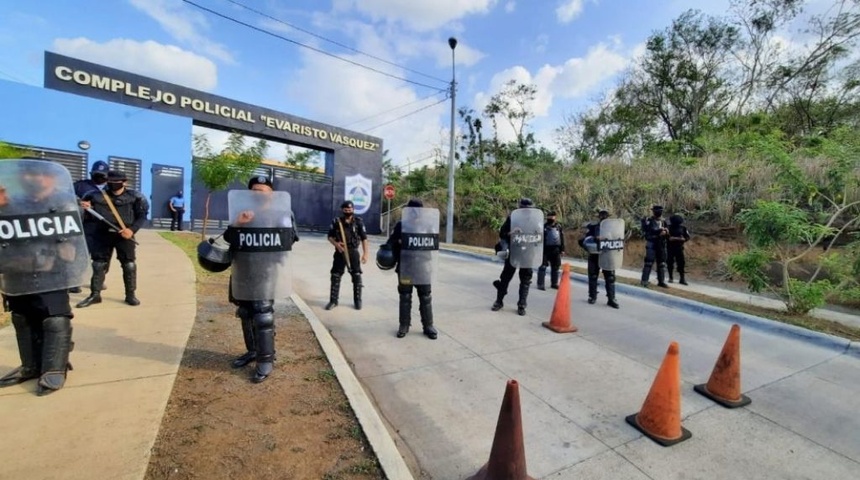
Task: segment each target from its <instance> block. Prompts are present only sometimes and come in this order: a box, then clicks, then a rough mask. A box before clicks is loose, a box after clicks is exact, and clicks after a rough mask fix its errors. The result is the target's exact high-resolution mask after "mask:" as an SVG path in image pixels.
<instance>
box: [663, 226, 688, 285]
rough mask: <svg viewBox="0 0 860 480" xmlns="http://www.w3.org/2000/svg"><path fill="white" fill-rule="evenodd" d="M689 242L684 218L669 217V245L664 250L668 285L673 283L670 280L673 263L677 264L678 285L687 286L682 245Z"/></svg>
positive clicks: (671, 279) (672, 280)
mask: <svg viewBox="0 0 860 480" xmlns="http://www.w3.org/2000/svg"><path fill="white" fill-rule="evenodd" d="M689 240H690V232H689V231H688V230H687V227H685V226H684V217H682V216H680V215H678V214H675V215H672V216H671V217H669V243H668V246H667V248H666V253H667V254H668V255H667V257H666V266H667V267H668V270H669V283H672V282H674V279H673V278H672V270H674V267H675V263H676V262H677V264H678V276H679V278H678V283H680V284H681V285H687V280H686V278H684V275H685V273H686V270H685V269H684V267H685V265H686V263H687V262H686V259H685V258H684V244H685V243H687V241H689Z"/></svg>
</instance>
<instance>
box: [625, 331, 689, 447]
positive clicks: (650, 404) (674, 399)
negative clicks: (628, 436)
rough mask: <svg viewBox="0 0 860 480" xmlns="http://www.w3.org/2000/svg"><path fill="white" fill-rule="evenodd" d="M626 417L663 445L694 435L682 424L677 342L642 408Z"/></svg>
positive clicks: (630, 422) (671, 344)
mask: <svg viewBox="0 0 860 480" xmlns="http://www.w3.org/2000/svg"><path fill="white" fill-rule="evenodd" d="M626 420H627V423H629V424H630V425H632V426H633V427H634V428H636V429H637V430H639V431H640V432H642V433H644V434H645V436H646V437H648V438H650V439H651V440H654V441H655V442H657V443H659V444H660V445H663V446H664V447H669V446H672V445H674V444H676V443H680V442H683V441H684V440H686V439H688V438H690V437H692V436H693V435H692V434H691V433H690V432H689V431H688V430H687V429H686V428H684V427H682V426H681V356H680V354H679V352H678V342H672V343H670V344H669V350H668V351H667V352H666V357H665V358H664V359H663V364H662V365H660V370H657V377H655V378H654V383H653V384H651V390H650V391H649V392H648V396H647V397H645V403H644V404H642V409H641V410H639V413H638V414H634V415H630V416H629V417H627V418H626Z"/></svg>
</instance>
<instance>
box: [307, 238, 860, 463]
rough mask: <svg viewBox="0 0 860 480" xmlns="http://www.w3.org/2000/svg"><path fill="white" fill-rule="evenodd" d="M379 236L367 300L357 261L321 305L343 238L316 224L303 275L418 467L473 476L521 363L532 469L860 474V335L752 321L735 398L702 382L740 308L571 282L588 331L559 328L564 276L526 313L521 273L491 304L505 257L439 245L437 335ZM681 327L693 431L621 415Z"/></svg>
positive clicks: (686, 409) (640, 397)
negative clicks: (717, 309) (730, 405)
mask: <svg viewBox="0 0 860 480" xmlns="http://www.w3.org/2000/svg"><path fill="white" fill-rule="evenodd" d="M376 250H377V247H376V244H374V245H373V246H372V248H371V258H370V261H369V262H368V263H367V264H365V265H364V266H363V269H364V272H365V275H364V283H365V293H364V305H365V306H364V308H363V309H362V310H361V311H356V310H355V309H353V308H352V287H351V284H350V281H349V278H348V276H345V277H344V282H343V284H342V287H341V302H340V306H339V307H338V308H336V309H334V310H332V311H325V310H324V309H323V306H324V305H325V303H326V302H327V301H328V292H329V273H328V271H329V268H330V265H331V255H332V248H331V246H330V245H329V244H328V243H327V242H326V241H325V239H324V238H322V237H320V236H313V235H305V236H303V237H302V241H301V242H300V243H299V244H298V245H297V246H296V250H295V253H294V255H293V256H292V261H293V265H294V270H293V272H294V278H293V283H294V289H295V291H296V293H297V294H298V295H300V296H301V297H302V298H303V299H304V300H305V302H306V303H307V304H308V305H309V306H310V308H311V309H312V310H313V313H314V314H316V315H317V316H318V317H319V319H320V320H321V321H322V322H323V324H324V325H325V326H326V327H327V328H328V329H329V330H330V331H331V333H332V335H333V337H334V338H335V340H336V341H337V342H338V344H339V345H340V347H341V349H342V350H343V352H344V354H345V356H346V358H347V359H348V361H349V363H350V364H351V365H352V366H353V369H354V371H355V373H356V375H357V376H358V378H359V379H360V381H361V382H362V384H363V385H364V388H365V389H366V390H367V393H368V394H369V396H370V397H371V398H373V399H374V400H375V402H376V405H377V407H378V410H379V413H380V415H381V416H383V417H384V418H385V419H386V420H387V421H388V422H389V425H390V429H391V430H392V434H393V436H394V437H395V440H396V442H397V444H398V448H399V449H400V450H401V453H402V454H403V455H404V456H405V457H407V458H408V457H414V459H415V460H417V463H418V464H419V465H420V470H421V471H420V472H419V471H415V472H413V473H414V475H415V477H416V478H419V477H423V478H433V479H439V480H449V479H460V478H465V477H467V476H469V475H471V474H473V473H475V472H476V471H477V470H478V469H479V468H480V466H481V465H482V464H484V463H485V462H486V461H487V459H488V458H489V453H490V447H491V445H492V441H493V434H494V431H495V427H496V421H497V419H498V415H499V407H500V405H501V402H502V397H503V394H504V390H505V382H506V380H507V379H510V378H513V379H516V380H518V381H519V384H520V396H521V400H522V418H523V428H524V432H525V448H526V458H527V462H528V471H529V474H530V475H531V476H533V477H535V478H548V479H549V478H551V479H582V478H588V479H649V478H651V479H681V478H683V479H697V478H701V479H720V478H755V479H790V478H797V479H800V478H804V479H827V480H833V479H846V480H847V479H854V478H858V472H860V416H858V415H857V411H858V402H857V399H858V398H860V356H858V353H857V352H858V349H857V348H856V347H857V345H856V344H855V345H849V342H847V341H841V340H839V339H835V338H827V337H826V336H815V335H803V336H798V335H797V334H796V332H797V330H796V329H791V328H788V327H783V326H782V324H776V323H775V322H770V321H756V322H746V323H744V326H743V327H742V334H741V337H742V386H743V391H744V392H745V393H746V394H747V395H748V396H749V397H750V398H751V399H752V404H751V405H749V406H747V407H744V408H740V409H734V410H729V409H725V408H723V407H721V406H719V405H716V404H715V403H713V402H711V401H710V400H708V399H706V398H704V397H702V396H700V395H699V394H697V393H695V392H694V391H693V388H692V387H693V385H694V384H698V383H704V382H706V381H707V379H708V377H709V375H710V373H711V370H712V368H713V366H714V362H715V361H716V359H717V356H718V355H719V353H720V350H721V348H722V346H723V343H724V342H725V339H726V336H727V334H728V332H729V328H730V326H731V323H732V322H733V321H734V320H733V319H732V317H731V316H724V315H714V314H713V313H712V312H713V311H712V310H702V309H696V308H690V307H688V306H686V305H685V304H682V303H677V302H676V303H675V304H674V306H673V307H667V306H665V305H664V304H662V303H658V302H655V301H652V300H649V299H647V298H643V297H641V296H631V295H627V294H625V293H623V292H622V293H620V294H619V296H618V300H619V302H620V303H621V310H613V309H611V308H608V307H607V306H605V297H604V296H603V294H601V297H600V300H599V302H598V304H597V305H588V304H587V303H586V302H585V297H586V292H585V285H584V284H582V283H581V282H573V283H572V284H571V286H572V298H573V300H572V303H571V310H572V318H573V323H574V324H575V325H576V326H577V327H579V331H578V332H576V333H573V334H556V333H554V332H552V331H550V330H548V329H545V328H543V327H542V326H541V322H544V321H548V320H549V317H550V313H551V311H552V307H553V304H554V300H555V293H556V291H555V290H548V291H546V292H542V291H538V290H536V289H534V288H532V290H531V293H530V295H529V307H528V314H527V316H525V317H521V316H518V315H516V313H515V310H516V290H517V288H516V287H517V282H518V280H517V279H516V278H515V279H514V281H513V282H512V285H511V288H510V292H511V293H509V295H508V297H507V298H506V299H505V308H504V309H503V310H501V311H499V312H492V311H490V305H491V304H492V302H493V299H494V294H495V292H494V289H493V287H492V285H491V282H492V281H493V280H494V279H495V278H498V275H499V272H500V271H501V264H498V263H491V262H488V261H483V260H479V259H475V258H470V257H466V256H461V255H453V254H446V253H442V254H440V255H439V262H438V277H437V278H438V280H437V282H436V283H435V284H434V286H433V290H434V294H433V298H434V299H433V306H434V312H435V318H436V326H437V329H438V330H439V332H440V335H439V338H438V340H435V341H432V340H429V339H427V338H426V337H424V336H423V335H422V334H421V328H420V321H419V319H418V313H417V310H418V308H417V299H416V300H415V302H414V305H413V322H412V323H413V327H412V331H411V332H410V334H409V335H407V336H406V338H403V339H397V338H395V336H394V333H395V331H396V329H397V311H398V310H397V305H398V297H397V292H396V282H397V279H396V276H395V274H394V273H393V272H382V271H380V270H379V269H378V268H377V267H376V266H375V264H374V256H375V253H376ZM533 287H534V286H533ZM626 291H630V290H629V289H628V290H626ZM672 341H676V342H678V343H679V345H680V351H681V374H682V383H683V385H682V391H683V398H682V415H683V425H684V427H685V428H687V429H689V430H690V431H691V432H692V434H693V437H692V438H691V439H690V440H687V441H685V442H683V443H680V444H678V445H675V446H672V447H669V448H666V447H661V446H659V445H657V444H656V443H654V442H653V441H651V440H650V439H648V438H645V437H643V436H642V435H641V434H640V433H639V432H638V431H636V430H635V429H633V428H632V427H630V426H629V425H628V424H627V423H625V421H624V417H626V416H627V415H630V414H633V413H636V412H638V411H639V409H640V408H641V406H642V402H643V401H644V399H645V396H646V394H647V393H648V390H649V388H650V386H651V383H652V382H653V380H654V376H655V373H656V370H657V368H658V367H659V365H660V363H661V362H662V360H663V357H664V355H665V353H666V350H667V347H668V345H669V343H670V342H672ZM416 470H417V469H416Z"/></svg>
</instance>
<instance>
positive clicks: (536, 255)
mask: <svg viewBox="0 0 860 480" xmlns="http://www.w3.org/2000/svg"><path fill="white" fill-rule="evenodd" d="M543 224H544V216H543V211H541V210H538V209H537V208H518V209H516V210H514V211H513V212H511V242H510V249H511V254H510V262H511V266H513V267H514V268H538V267H540V264H541V262H542V261H543Z"/></svg>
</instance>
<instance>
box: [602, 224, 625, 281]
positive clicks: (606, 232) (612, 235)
mask: <svg viewBox="0 0 860 480" xmlns="http://www.w3.org/2000/svg"><path fill="white" fill-rule="evenodd" d="M600 237H601V238H602V239H603V240H600V241H599V242H598V244H597V248H598V250H599V251H600V256H599V257H598V259H597V261H598V264H599V265H600V269H601V270H618V269H619V268H621V264H622V262H623V261H624V220H623V219H620V218H607V219H606V220H603V221H601V222H600Z"/></svg>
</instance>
